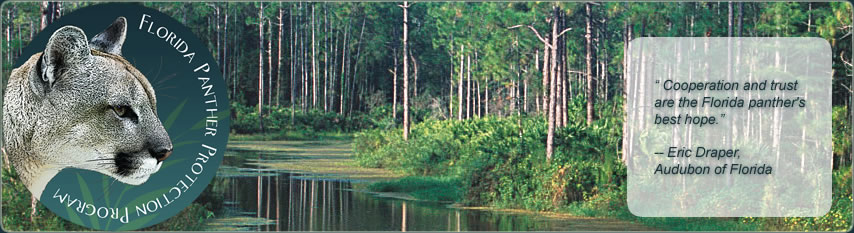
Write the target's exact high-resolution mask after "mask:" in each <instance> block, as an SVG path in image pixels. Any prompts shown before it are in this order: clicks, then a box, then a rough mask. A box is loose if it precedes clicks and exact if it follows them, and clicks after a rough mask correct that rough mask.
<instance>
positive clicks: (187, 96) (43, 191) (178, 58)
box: [4, 4, 230, 230]
mask: <svg viewBox="0 0 854 233" xmlns="http://www.w3.org/2000/svg"><path fill="white" fill-rule="evenodd" d="M15 68H17V70H16V71H14V72H13V73H12V74H11V76H10V79H9V85H8V88H7V91H6V96H5V101H4V140H5V144H4V146H5V149H6V151H7V154H8V157H9V160H10V163H11V164H12V165H13V167H14V168H15V170H16V171H17V173H18V175H19V176H20V180H21V182H23V183H24V184H25V185H26V186H27V188H28V189H29V190H30V192H31V193H33V195H34V196H35V197H38V199H39V201H40V202H41V203H42V204H44V205H45V206H46V207H47V208H48V209H50V210H51V211H53V212H54V213H56V214H57V215H59V216H61V217H63V218H65V219H67V220H69V221H71V222H74V223H76V224H80V225H83V226H87V227H91V228H94V229H98V230H134V229H139V228H142V227H146V226H150V225H153V224H156V223H159V222H161V221H164V220H166V219H168V218H169V217H172V216H174V215H175V214H177V213H178V212H180V211H181V210H182V209H184V208H185V207H187V206H188V205H190V204H191V203H192V202H193V200H194V199H195V198H196V197H198V196H199V194H201V192H202V191H204V190H205V187H206V186H207V185H208V183H209V182H210V181H211V179H213V177H214V175H215V174H216V170H217V168H218V167H219V165H220V163H221V162H222V159H223V154H224V152H225V146H226V143H227V142H228V132H229V111H230V110H229V103H228V96H227V87H226V84H225V82H224V80H223V78H222V74H221V73H220V72H221V71H220V69H219V67H218V65H217V63H216V60H215V59H214V58H213V56H212V55H211V54H210V53H209V52H208V50H207V44H206V43H203V42H202V41H200V40H199V39H198V38H196V36H195V35H194V34H193V33H192V32H191V31H190V30H188V29H187V28H186V27H184V26H183V25H182V24H181V23H179V22H177V21H176V20H174V19H172V18H171V17H170V16H167V15H165V14H163V13H160V12H158V11H156V10H154V9H150V8H146V7H143V6H140V5H136V4H99V5H94V6H90V7H86V8H82V9H79V10H76V11H74V12H72V13H71V14H68V15H65V16H63V17H62V18H61V19H59V20H57V21H55V22H54V23H52V24H51V25H49V26H48V27H46V28H45V29H44V30H43V31H42V32H40V33H39V34H38V35H37V36H36V37H35V38H33V40H32V41H31V42H30V44H29V46H27V48H26V49H25V50H24V52H23V54H22V55H21V57H20V59H19V61H18V62H17V64H16V65H15ZM22 106H26V107H22ZM24 135H29V136H24Z"/></svg>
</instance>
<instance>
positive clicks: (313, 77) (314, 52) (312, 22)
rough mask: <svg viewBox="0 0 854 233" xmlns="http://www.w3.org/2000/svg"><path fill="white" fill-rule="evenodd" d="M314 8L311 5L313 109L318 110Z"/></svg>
mask: <svg viewBox="0 0 854 233" xmlns="http://www.w3.org/2000/svg"><path fill="white" fill-rule="evenodd" d="M314 6H315V4H312V5H311V107H312V108H315V109H316V108H317V49H316V47H317V46H315V45H316V44H317V42H316V41H315V40H314V31H315V30H314V29H315V27H316V25H315V22H314Z"/></svg>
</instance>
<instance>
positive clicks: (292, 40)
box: [288, 5, 297, 125]
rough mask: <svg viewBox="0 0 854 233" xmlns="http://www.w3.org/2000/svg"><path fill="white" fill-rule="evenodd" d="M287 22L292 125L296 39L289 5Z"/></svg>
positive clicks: (292, 118)
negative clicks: (289, 39) (289, 36)
mask: <svg viewBox="0 0 854 233" xmlns="http://www.w3.org/2000/svg"><path fill="white" fill-rule="evenodd" d="M288 20H289V21H290V22H288V26H289V27H288V30H290V34H291V43H290V45H291V46H290V47H291V53H290V56H289V57H288V60H290V68H289V69H290V70H291V83H290V85H288V88H290V94H291V125H293V124H294V115H295V114H294V113H295V112H296V105H295V103H296V102H295V101H294V91H296V88H294V87H295V85H294V84H295V82H296V70H295V69H294V68H295V67H296V63H295V61H296V59H294V58H295V57H296V51H294V47H296V38H297V34H296V30H294V12H293V5H291V7H289V8H288Z"/></svg>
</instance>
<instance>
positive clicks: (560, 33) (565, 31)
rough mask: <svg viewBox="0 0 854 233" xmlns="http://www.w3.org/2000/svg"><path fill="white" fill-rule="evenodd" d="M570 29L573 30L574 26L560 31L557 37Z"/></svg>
mask: <svg viewBox="0 0 854 233" xmlns="http://www.w3.org/2000/svg"><path fill="white" fill-rule="evenodd" d="M568 31H572V28H567V29H564V30H563V31H562V32H560V33H558V34H557V37H560V36H562V35H563V34H564V33H566V32H568Z"/></svg>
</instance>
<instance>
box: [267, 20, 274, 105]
mask: <svg viewBox="0 0 854 233" xmlns="http://www.w3.org/2000/svg"><path fill="white" fill-rule="evenodd" d="M272 104H273V23H272V21H270V20H269V19H267V105H270V106H272ZM269 111H272V109H270V110H267V112H268V113H269Z"/></svg>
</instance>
